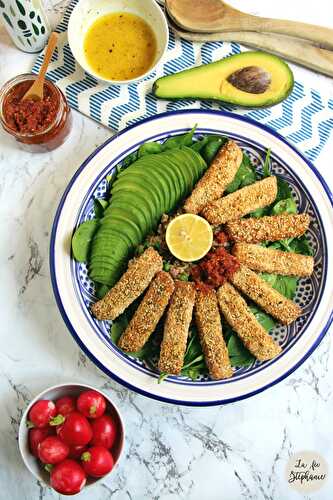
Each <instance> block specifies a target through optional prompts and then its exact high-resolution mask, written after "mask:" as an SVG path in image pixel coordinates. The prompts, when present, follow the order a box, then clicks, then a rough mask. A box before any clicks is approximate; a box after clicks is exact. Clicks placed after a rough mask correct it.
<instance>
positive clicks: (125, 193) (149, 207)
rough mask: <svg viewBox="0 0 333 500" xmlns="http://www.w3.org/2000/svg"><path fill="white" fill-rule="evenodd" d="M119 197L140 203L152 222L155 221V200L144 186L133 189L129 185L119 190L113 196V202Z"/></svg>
mask: <svg viewBox="0 0 333 500" xmlns="http://www.w3.org/2000/svg"><path fill="white" fill-rule="evenodd" d="M132 187H133V186H132ZM118 199H119V200H122V199H124V200H128V202H129V203H131V204H133V203H135V204H137V203H140V206H142V208H143V210H144V211H145V214H146V216H147V218H149V220H150V222H151V223H153V221H154V220H155V216H156V207H155V205H154V202H153V200H151V199H150V197H147V191H146V189H144V188H142V187H141V186H135V189H134V188H133V189H131V187H130V188H129V189H128V188H127V187H125V188H123V189H121V190H119V191H118V192H117V193H116V194H115V195H113V196H112V198H111V202H112V201H113V200H118Z"/></svg>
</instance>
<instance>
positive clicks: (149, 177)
mask: <svg viewBox="0 0 333 500" xmlns="http://www.w3.org/2000/svg"><path fill="white" fill-rule="evenodd" d="M132 175H138V176H140V178H141V179H142V180H144V181H145V182H146V183H147V185H153V186H154V189H155V192H156V194H157V196H158V197H159V200H160V206H161V209H162V211H163V212H165V210H166V208H167V207H168V206H169V204H170V200H169V197H170V195H169V190H168V186H167V184H166V183H165V182H164V180H163V178H161V176H160V175H159V173H158V172H156V170H155V169H154V166H153V162H152V161H151V160H149V161H147V160H146V161H145V160H143V161H141V162H140V161H138V162H136V164H135V166H133V168H131V169H129V170H128V174H127V178H129V177H131V178H132ZM124 177H125V175H124ZM124 177H122V178H124Z"/></svg>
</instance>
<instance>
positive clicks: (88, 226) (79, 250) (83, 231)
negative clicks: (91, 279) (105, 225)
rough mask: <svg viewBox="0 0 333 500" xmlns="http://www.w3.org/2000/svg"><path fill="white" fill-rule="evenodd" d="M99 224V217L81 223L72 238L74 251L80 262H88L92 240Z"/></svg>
mask: <svg viewBox="0 0 333 500" xmlns="http://www.w3.org/2000/svg"><path fill="white" fill-rule="evenodd" d="M98 226H99V221H98V220H97V219H93V220H87V221H86V222H83V223H82V224H80V225H79V227H78V228H77V230H76V231H75V233H74V235H73V238H72V251H73V255H74V258H75V259H76V260H77V261H78V262H86V261H87V259H88V254H89V249H90V242H91V240H92V238H93V236H94V234H95V231H96V229H97V228H98Z"/></svg>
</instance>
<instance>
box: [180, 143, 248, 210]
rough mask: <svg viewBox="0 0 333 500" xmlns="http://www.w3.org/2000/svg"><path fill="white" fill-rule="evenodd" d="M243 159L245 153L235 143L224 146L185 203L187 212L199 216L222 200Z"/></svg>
mask: <svg viewBox="0 0 333 500" xmlns="http://www.w3.org/2000/svg"><path fill="white" fill-rule="evenodd" d="M242 158H243V153H242V151H241V149H240V148H239V147H238V146H237V144H236V143H235V142H234V141H231V140H229V141H228V142H227V143H226V144H225V145H224V146H222V147H221V149H220V150H219V151H218V153H217V155H216V156H215V158H214V160H213V161H212V163H211V165H210V166H209V168H208V169H207V170H206V172H205V174H204V175H203V177H202V178H201V179H200V180H199V181H198V182H197V184H196V185H195V187H194V189H193V191H192V193H191V194H190V196H189V197H188V198H187V200H186V201H185V205H184V210H185V212H188V213H191V214H198V213H199V212H201V210H202V209H203V208H204V207H205V206H206V205H208V204H209V203H212V202H213V201H215V200H217V198H220V196H222V194H223V191H224V190H225V188H226V187H227V185H228V184H230V182H231V181H232V180H233V178H234V177H235V175H236V172H237V170H238V169H239V167H240V164H241V162H242Z"/></svg>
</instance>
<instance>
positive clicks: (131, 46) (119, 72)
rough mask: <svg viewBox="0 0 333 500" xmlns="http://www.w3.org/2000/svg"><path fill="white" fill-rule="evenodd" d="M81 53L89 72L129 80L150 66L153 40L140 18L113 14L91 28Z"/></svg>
mask: <svg viewBox="0 0 333 500" xmlns="http://www.w3.org/2000/svg"><path fill="white" fill-rule="evenodd" d="M84 52H85V56H86V60H87V62H88V64H89V66H90V67H91V69H92V70H93V71H94V72H95V73H96V74H97V75H99V76H100V77H101V78H105V79H108V80H131V79H132V78H136V77H138V76H141V75H143V74H144V73H146V71H147V70H148V69H149V68H150V67H151V66H152V65H153V63H154V59H155V55H156V38H155V35H154V32H153V30H152V29H151V28H150V26H149V25H148V24H147V23H146V21H144V19H142V18H141V17H139V16H136V15H135V14H129V13H127V12H115V13H112V14H107V15H105V16H102V17H100V18H98V19H96V21H95V22H94V23H93V24H92V25H91V26H90V28H89V30H88V31H87V34H86V36H85V39H84Z"/></svg>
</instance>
